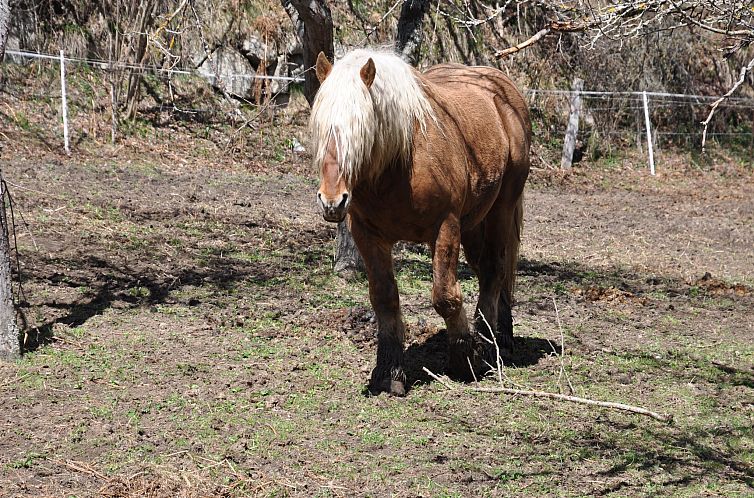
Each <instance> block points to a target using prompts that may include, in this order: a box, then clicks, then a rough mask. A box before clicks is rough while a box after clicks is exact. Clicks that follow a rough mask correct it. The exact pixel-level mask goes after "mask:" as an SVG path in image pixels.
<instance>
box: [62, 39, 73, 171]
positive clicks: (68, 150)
mask: <svg viewBox="0 0 754 498" xmlns="http://www.w3.org/2000/svg"><path fill="white" fill-rule="evenodd" d="M60 94H61V95H62V96H63V103H62V106H63V140H64V141H65V153H66V154H68V155H69V156H70V155H71V145H70V144H69V143H68V101H67V100H66V95H65V56H64V55H63V51H62V50H61V51H60Z"/></svg>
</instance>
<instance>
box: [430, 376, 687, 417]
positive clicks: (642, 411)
mask: <svg viewBox="0 0 754 498" xmlns="http://www.w3.org/2000/svg"><path fill="white" fill-rule="evenodd" d="M422 369H423V370H424V372H425V373H426V374H427V375H429V376H430V377H432V378H433V379H435V380H436V381H437V382H439V383H440V384H442V385H443V386H445V387H446V388H447V389H449V390H453V391H466V392H477V393H502V394H511V395H516V396H530V397H535V398H549V399H555V400H558V401H568V402H571V403H578V404H582V405H590V406H599V407H602V408H612V409H614V410H621V411H626V412H631V413H636V414H639V415H646V416H647V417H651V418H653V419H655V420H659V421H660V422H666V423H672V422H673V416H672V415H669V414H662V413H657V412H653V411H651V410H648V409H646V408H642V407H640V406H633V405H627V404H624V403H613V402H610V401H598V400H594V399H589V398H581V397H578V396H568V395H565V394H558V393H551V392H547V391H533V390H527V389H513V388H510V387H502V386H500V387H477V386H462V387H456V386H454V385H452V384H451V383H450V382H449V381H448V380H446V379H443V378H441V377H440V376H438V375H436V374H435V373H433V372H432V371H431V370H429V369H428V368H427V367H422Z"/></svg>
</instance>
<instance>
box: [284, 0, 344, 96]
mask: <svg viewBox="0 0 754 498" xmlns="http://www.w3.org/2000/svg"><path fill="white" fill-rule="evenodd" d="M281 3H282V5H283V7H284V8H285V10H286V12H288V15H289V16H290V18H291V21H293V24H294V26H295V27H296V34H297V35H298V37H299V39H300V40H301V47H302V49H303V51H304V68H305V69H307V70H308V69H309V68H312V67H314V65H315V64H316V62H317V55H319V53H320V52H324V53H325V55H326V56H327V58H328V59H330V60H331V61H332V60H333V55H334V53H335V49H334V48H333V24H332V14H331V13H330V8H329V7H328V6H327V3H325V0H308V1H307V0H281ZM317 90H319V80H318V79H317V75H316V73H315V72H314V70H311V71H306V72H305V73H304V95H305V96H306V100H307V101H308V102H309V105H311V104H312V102H314V96H315V95H317Z"/></svg>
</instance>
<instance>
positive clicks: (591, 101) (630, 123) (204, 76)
mask: <svg viewBox="0 0 754 498" xmlns="http://www.w3.org/2000/svg"><path fill="white" fill-rule="evenodd" d="M23 60H39V61H48V62H50V63H51V64H59V65H60V79H59V82H58V87H59V91H58V90H57V89H55V86H54V85H53V84H52V81H51V82H50V83H51V84H50V86H49V87H48V88H49V92H45V93H42V94H40V93H35V92H34V91H30V90H28V89H18V93H19V94H23V98H27V99H44V100H49V99H60V100H61V103H60V108H59V112H60V116H61V121H62V135H63V138H64V143H63V146H64V148H65V150H66V151H67V152H68V151H70V143H69V136H70V135H71V130H69V129H68V128H69V121H70V120H69V119H68V115H69V111H68V106H69V105H74V106H78V108H79V109H85V108H87V106H89V107H90V108H91V107H94V106H95V103H94V99H93V98H92V97H91V95H89V96H88V97H87V98H89V99H90V100H91V102H89V103H86V102H82V99H83V98H82V96H81V95H80V94H79V95H77V96H76V97H74V98H73V99H71V95H67V92H66V84H65V83H66V65H68V64H72V65H75V66H76V67H79V68H86V70H102V71H113V70H114V69H118V70H128V71H134V72H139V73H143V74H150V73H151V74H153V75H156V76H157V77H163V78H173V77H174V76H180V77H185V78H194V79H196V80H197V81H201V82H203V84H205V85H207V84H211V82H212V81H216V80H218V79H246V80H255V81H266V82H279V84H280V85H283V86H282V87H281V88H283V91H284V90H285V89H286V88H287V85H288V84H290V83H300V82H302V81H303V78H301V77H300V76H278V75H267V74H234V73H229V72H226V73H223V74H214V73H212V72H209V71H205V70H199V69H191V68H181V67H172V68H163V67H157V66H149V65H136V64H128V63H120V62H112V61H106V60H97V59H89V58H80V57H70V56H66V55H65V54H64V53H63V52H62V51H61V53H60V55H53V54H44V53H38V52H29V51H24V50H6V61H5V63H6V64H7V63H9V62H10V63H14V62H20V61H23ZM79 93H80V92H79ZM85 93H86V92H85ZM525 95H526V98H527V100H528V103H529V106H530V109H531V111H532V114H533V118H534V121H535V134H536V135H537V138H538V139H539V140H544V141H545V142H550V143H551V144H557V143H558V142H561V141H562V139H563V136H564V134H565V133H566V123H567V122H568V121H569V118H570V116H569V102H571V100H572V99H573V98H574V97H575V96H576V95H578V97H579V98H580V112H581V116H582V117H581V122H582V125H581V127H580V128H581V132H580V134H579V139H583V140H588V139H592V138H593V137H595V136H597V137H609V138H611V139H619V140H622V141H623V142H627V143H633V145H635V146H636V147H638V148H639V149H640V150H641V151H642V152H643V151H644V148H646V149H647V154H648V155H649V156H652V151H653V149H656V148H657V147H658V146H661V145H662V141H665V142H671V141H672V142H675V143H678V142H679V141H684V140H685V142H686V144H687V145H694V144H698V143H699V142H700V141H701V135H702V125H701V121H702V120H703V118H704V117H705V116H706V114H707V113H708V112H709V106H710V104H711V103H712V102H714V101H715V100H717V99H718V98H719V97H718V96H714V95H693V94H680V93H669V92H659V91H646V92H637V91H620V92H607V91H594V90H578V91H574V90H569V89H563V90H559V89H528V90H526V91H525ZM184 104H185V103H184ZM170 110H171V111H177V112H182V113H193V114H208V113H214V112H217V108H216V107H213V106H209V107H205V108H201V107H197V106H196V105H193V106H192V105H183V106H178V105H176V104H175V103H173V104H172V108H171V109H170ZM726 112H732V113H736V116H737V120H738V124H734V126H733V127H732V126H731V125H730V124H729V123H728V120H726V119H724V118H725V116H724V115H725V113H726ZM718 114H721V115H722V116H720V118H721V119H718V120H717V122H716V126H715V127H714V128H711V130H710V131H709V132H708V133H707V136H708V137H711V138H713V139H718V140H736V141H737V143H739V144H744V146H745V145H746V144H748V147H749V148H751V150H752V152H753V153H754V133H752V131H753V130H752V123H754V99H750V98H744V97H730V98H728V99H726V100H725V101H724V102H723V103H722V104H720V106H719V110H718ZM741 116H743V117H744V119H743V120H742V119H741ZM733 121H736V120H733ZM746 123H748V125H747V124H746ZM70 126H73V127H76V126H78V124H77V122H76V120H74V121H73V123H72V124H70ZM726 126H729V128H726ZM653 128H654V129H653ZM730 128H732V129H730ZM647 137H650V138H649V140H648V139H647ZM660 139H662V141H661V140H660ZM753 155H754V154H753ZM651 163H653V161H650V168H651V169H652V171H654V166H653V164H651Z"/></svg>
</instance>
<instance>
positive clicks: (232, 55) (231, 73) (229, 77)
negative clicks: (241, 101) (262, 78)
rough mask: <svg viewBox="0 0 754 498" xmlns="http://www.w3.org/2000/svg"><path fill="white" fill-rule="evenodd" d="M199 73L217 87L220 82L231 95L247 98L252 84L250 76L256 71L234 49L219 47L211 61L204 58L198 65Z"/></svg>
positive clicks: (252, 80)
mask: <svg viewBox="0 0 754 498" xmlns="http://www.w3.org/2000/svg"><path fill="white" fill-rule="evenodd" d="M215 70H216V71H217V74H215ZM199 74H201V75H202V76H203V77H204V78H205V79H206V80H207V81H208V82H209V83H210V84H211V85H212V86H214V87H217V88H219V87H220V85H221V82H222V84H223V85H224V87H225V90H226V91H227V92H228V93H230V94H231V95H236V96H238V97H242V98H249V97H250V96H251V95H250V93H251V89H252V88H253V86H254V79H253V78H252V76H254V75H255V74H256V71H254V67H253V66H252V65H251V63H250V62H249V61H248V59H246V57H244V56H243V55H242V54H240V53H239V52H237V51H236V50H235V49H233V48H227V47H221V48H218V49H217V50H215V52H214V53H213V54H212V62H210V60H209V59H206V60H205V61H204V62H203V63H202V65H201V66H199Z"/></svg>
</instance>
